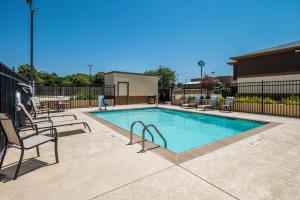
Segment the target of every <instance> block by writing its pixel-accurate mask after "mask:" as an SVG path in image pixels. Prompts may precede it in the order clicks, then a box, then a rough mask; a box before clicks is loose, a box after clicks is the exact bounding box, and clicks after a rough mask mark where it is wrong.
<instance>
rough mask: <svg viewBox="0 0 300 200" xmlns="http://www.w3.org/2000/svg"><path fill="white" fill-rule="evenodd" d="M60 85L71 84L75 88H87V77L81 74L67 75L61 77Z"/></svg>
mask: <svg viewBox="0 0 300 200" xmlns="http://www.w3.org/2000/svg"><path fill="white" fill-rule="evenodd" d="M62 83H63V84H66V83H71V84H72V85H76V86H88V85H89V75H87V74H81V73H77V74H72V75H67V76H65V77H63V81H62Z"/></svg>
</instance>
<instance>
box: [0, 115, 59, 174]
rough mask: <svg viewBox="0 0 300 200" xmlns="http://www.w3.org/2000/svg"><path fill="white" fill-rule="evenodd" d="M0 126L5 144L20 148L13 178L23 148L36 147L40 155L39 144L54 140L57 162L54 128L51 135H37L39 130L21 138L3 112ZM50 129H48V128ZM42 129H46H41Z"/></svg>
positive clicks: (17, 170) (1, 162) (20, 162)
mask: <svg viewBox="0 0 300 200" xmlns="http://www.w3.org/2000/svg"><path fill="white" fill-rule="evenodd" d="M0 122H1V123H0V127H1V129H2V131H3V132H4V135H5V138H6V141H7V145H9V146H10V147H14V148H18V149H20V150H21V155H20V159H19V162H18V165H17V169H16V172H15V176H14V180H16V179H17V177H18V173H19V170H20V167H21V164H22V160H23V156H24V150H27V149H32V148H36V151H37V156H38V157H39V156H40V152H39V146H40V145H42V144H45V143H47V142H54V144H55V148H54V150H55V159H56V163H58V153H57V131H56V129H55V128H53V129H51V133H52V135H53V137H49V136H45V135H39V133H40V132H38V131H36V132H35V134H33V135H31V136H28V137H26V138H21V137H20V135H19V131H18V130H17V129H16V127H15V125H14V124H13V122H12V120H11V118H10V117H9V116H8V115H7V114H5V113H0ZM49 130H50V129H49ZM43 131H46V129H45V130H43ZM7 145H6V146H5V147H4V148H5V149H4V153H3V156H2V159H1V161H0V170H1V167H2V164H3V161H4V158H5V155H6V151H7Z"/></svg>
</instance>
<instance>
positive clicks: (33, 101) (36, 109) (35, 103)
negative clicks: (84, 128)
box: [30, 97, 77, 120]
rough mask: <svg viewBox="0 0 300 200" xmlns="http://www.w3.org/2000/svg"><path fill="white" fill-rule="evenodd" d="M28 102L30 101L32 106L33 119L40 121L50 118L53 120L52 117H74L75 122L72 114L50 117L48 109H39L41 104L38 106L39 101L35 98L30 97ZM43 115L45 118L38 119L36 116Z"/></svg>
mask: <svg viewBox="0 0 300 200" xmlns="http://www.w3.org/2000/svg"><path fill="white" fill-rule="evenodd" d="M30 101H31V104H32V113H33V117H34V119H42V118H48V119H51V118H54V117H74V119H75V120H76V119H77V117H76V115H74V114H62V115H61V114H58V115H57V114H56V115H51V116H50V114H51V110H50V109H48V108H46V109H41V108H40V105H41V104H40V101H39V99H38V98H37V97H32V98H31V99H30ZM43 113H47V116H40V117H38V115H40V114H43Z"/></svg>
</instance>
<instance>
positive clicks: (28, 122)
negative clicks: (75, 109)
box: [17, 103, 91, 132]
mask: <svg viewBox="0 0 300 200" xmlns="http://www.w3.org/2000/svg"><path fill="white" fill-rule="evenodd" d="M17 107H19V108H20V109H21V111H23V113H24V114H25V119H24V120H23V121H22V122H21V123H20V127H22V128H23V129H26V128H32V129H33V128H34V126H37V127H38V128H39V129H45V128H51V127H62V126H73V125H78V124H82V125H83V126H84V128H88V129H89V131H90V132H91V129H90V127H89V125H88V124H87V123H86V122H84V121H78V120H74V121H69V122H70V123H65V122H56V121H53V120H51V119H46V120H34V119H33V118H32V116H31V115H30V114H29V112H28V111H27V110H26V108H25V107H24V105H23V104H21V103H18V104H17Z"/></svg>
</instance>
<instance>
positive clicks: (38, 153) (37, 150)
mask: <svg viewBox="0 0 300 200" xmlns="http://www.w3.org/2000/svg"><path fill="white" fill-rule="evenodd" d="M36 154H37V157H40V149H39V147H38V146H37V147H36Z"/></svg>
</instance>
